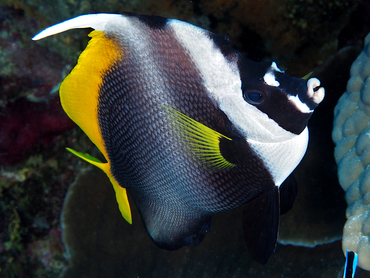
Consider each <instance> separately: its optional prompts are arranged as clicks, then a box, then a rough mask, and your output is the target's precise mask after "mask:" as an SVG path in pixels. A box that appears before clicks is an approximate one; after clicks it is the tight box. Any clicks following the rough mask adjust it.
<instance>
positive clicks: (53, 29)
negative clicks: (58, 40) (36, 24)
mask: <svg viewBox="0 0 370 278" xmlns="http://www.w3.org/2000/svg"><path fill="white" fill-rule="evenodd" d="M119 17H121V18H123V16H122V15H120V14H104V13H100V14H85V15H81V16H78V17H75V18H72V19H69V20H66V21H63V22H61V23H58V24H55V25H53V26H50V27H48V28H46V29H45V30H43V31H41V32H40V33H38V34H37V35H36V36H34V37H33V38H32V40H34V41H37V40H41V39H43V38H46V37H49V36H52V35H55V34H59V33H63V32H65V31H68V30H72V29H82V28H93V29H94V30H96V31H104V29H105V25H106V24H107V23H108V22H109V21H111V20H115V19H117V18H119Z"/></svg>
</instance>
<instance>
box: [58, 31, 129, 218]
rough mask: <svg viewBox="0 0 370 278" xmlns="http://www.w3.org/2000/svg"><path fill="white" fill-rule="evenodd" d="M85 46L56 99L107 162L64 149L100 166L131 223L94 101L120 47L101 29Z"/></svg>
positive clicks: (124, 193)
mask: <svg viewBox="0 0 370 278" xmlns="http://www.w3.org/2000/svg"><path fill="white" fill-rule="evenodd" d="M89 36H90V37H91V40H90V41H89V43H88V45H87V47H86V49H85V50H84V51H83V52H82V53H81V55H80V57H79V59H78V63H77V65H76V66H75V67H74V69H73V70H72V72H71V73H70V74H69V75H68V76H67V77H66V78H65V79H64V81H63V82H62V84H61V86H60V90H59V94H60V101H61V104H62V107H63V109H64V111H65V112H66V113H67V115H68V116H69V117H70V118H71V119H72V120H73V121H74V122H75V123H76V124H77V125H79V126H80V128H81V129H82V130H83V131H84V132H85V133H86V135H87V136H88V137H89V138H90V140H91V141H92V142H93V143H94V144H95V145H96V146H97V147H98V149H99V150H100V151H101V152H102V153H103V155H104V157H105V159H106V160H107V163H103V162H101V161H99V160H98V159H96V158H94V157H92V156H90V155H88V154H82V153H80V152H77V151H74V150H71V149H68V150H69V151H70V152H72V153H73V154H75V155H77V156H78V157H80V158H82V159H84V160H85V161H87V162H89V163H91V164H93V165H95V166H97V167H99V168H100V169H102V170H103V171H104V172H105V173H106V174H107V176H108V177H109V179H110V181H111V182H112V184H113V188H114V190H115V192H116V199H117V202H118V206H119V209H120V211H121V214H122V216H123V217H124V218H125V219H126V220H127V222H129V223H131V222H132V220H131V210H130V205H129V202H128V199H127V193H126V189H125V188H122V187H121V186H120V185H119V184H118V182H117V181H116V179H115V178H114V177H113V174H112V172H111V165H110V161H109V157H108V153H107V150H106V148H105V144H104V141H103V137H102V134H101V131H100V126H99V120H98V101H99V92H100V86H101V84H102V82H103V77H104V74H105V73H106V72H107V71H108V69H109V68H110V67H111V66H113V65H114V63H115V62H117V61H118V60H120V59H123V58H124V57H123V53H122V50H121V49H120V48H119V46H117V45H116V43H115V42H114V41H113V40H111V39H108V38H107V37H106V36H105V34H104V32H103V31H92V32H91V33H90V34H89Z"/></svg>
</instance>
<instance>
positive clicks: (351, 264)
mask: <svg viewBox="0 0 370 278" xmlns="http://www.w3.org/2000/svg"><path fill="white" fill-rule="evenodd" d="M357 263H358V254H357V253H355V252H353V251H349V250H348V249H347V252H346V263H345V265H344V273H343V278H354V277H355V274H356V268H357Z"/></svg>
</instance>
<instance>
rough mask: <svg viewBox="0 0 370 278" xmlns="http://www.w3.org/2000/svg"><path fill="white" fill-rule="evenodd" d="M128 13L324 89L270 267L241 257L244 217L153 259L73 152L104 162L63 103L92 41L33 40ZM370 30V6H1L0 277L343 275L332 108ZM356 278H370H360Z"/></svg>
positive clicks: (222, 221)
mask: <svg viewBox="0 0 370 278" xmlns="http://www.w3.org/2000/svg"><path fill="white" fill-rule="evenodd" d="M121 11H129V12H137V13H146V14H155V15H160V16H164V17H169V18H176V19H180V20H184V21H187V22H190V23H192V24H195V25H197V26H200V27H203V28H205V29H208V30H211V31H212V32H215V33H220V34H225V35H227V36H228V37H230V38H231V40H232V44H233V46H234V47H235V48H236V49H237V50H239V51H240V52H241V53H243V54H244V55H246V56H247V57H248V58H250V59H252V60H254V61H265V60H274V61H276V62H277V64H278V66H279V68H281V69H282V70H285V72H286V73H288V74H290V75H292V76H297V77H303V76H305V75H306V74H307V73H309V72H311V71H313V72H314V73H313V76H316V77H318V78H319V79H320V80H321V82H322V85H323V86H324V87H325V89H326V97H325V100H324V101H323V103H322V104H320V106H319V107H318V108H317V109H316V111H315V113H314V114H313V117H312V118H311V120H310V123H309V129H310V143H309V149H308V151H307V154H306V156H305V158H304V159H303V161H302V162H301V164H300V165H299V166H298V168H297V169H296V170H295V172H294V173H295V176H296V178H297V180H298V183H299V191H298V197H297V200H296V201H295V203H294V206H293V209H292V210H291V211H290V212H288V213H287V214H286V215H283V216H282V217H281V223H280V235H279V244H278V245H277V248H276V252H275V253H274V254H273V256H272V257H271V259H270V261H269V263H268V264H267V265H265V266H262V265H260V264H258V263H257V262H255V261H253V260H252V259H251V257H250V255H249V253H248V251H247V249H246V246H245V244H244V241H243V238H242V237H243V236H242V228H241V223H240V222H241V221H240V218H241V214H242V211H241V210H240V209H236V210H232V211H229V212H226V213H221V214H217V215H216V216H215V217H214V220H213V224H212V229H211V231H210V232H209V234H208V236H207V237H206V238H205V239H204V241H203V242H202V244H200V246H198V247H197V248H194V247H193V246H190V247H185V248H182V249H180V250H178V251H172V252H170V251H166V250H161V249H159V248H158V247H157V246H155V244H154V243H153V242H152V241H151V240H150V238H149V236H148V235H147V234H146V231H145V229H144V227H143V225H142V222H141V219H140V216H139V214H138V212H137V210H135V208H133V224H132V225H129V224H127V223H126V222H125V221H124V219H123V218H122V217H121V215H120V213H119V211H118V209H117V203H116V201H115V197H114V191H113V189H112V186H111V185H110V183H109V180H108V179H107V177H106V176H105V174H104V173H103V172H101V171H100V170H99V169H97V168H93V167H92V166H90V165H88V164H87V163H86V162H84V161H82V160H80V159H79V158H77V157H75V156H73V155H72V154H71V153H69V152H67V151H66V150H65V147H71V148H73V149H78V150H80V151H81V152H86V153H92V154H94V155H96V156H99V153H98V150H97V149H96V148H95V147H94V146H93V145H92V143H91V142H90V140H89V139H88V138H87V136H86V135H85V134H84V133H83V132H82V131H81V130H80V129H79V128H78V127H76V125H75V124H74V123H73V122H72V121H71V120H70V119H69V118H68V117H67V116H66V114H65V113H64V111H63V110H62V108H61V106H60V103H59V97H58V88H59V84H60V82H61V81H62V80H63V78H64V77H65V76H66V75H67V74H68V73H69V71H70V70H71V69H72V68H73V67H74V65H75V64H76V61H77V58H78V56H79V54H80V52H81V51H82V50H83V49H84V48H85V46H86V44H87V41H88V37H87V34H88V33H89V32H90V30H86V29H85V30H75V31H71V32H66V33H63V34H60V35H58V36H53V37H50V38H48V39H46V40H42V41H40V42H33V41H31V38H32V37H33V36H34V35H35V34H37V33H38V32H39V31H41V30H43V29H44V28H46V27H48V26H50V25H53V24H56V23H58V22H61V21H64V20H67V19H70V18H72V17H74V16H77V15H81V14H86V13H97V12H109V13H119V12H121ZM369 32H370V1H369V0H349V1H330V0H327V1H324V0H261V1H255V0H244V1H225V0H197V1H168V0H157V1H151V0H146V1H141V0H137V1H119V0H105V1H74V0H60V1H58V2H57V3H52V2H51V1H46V0H35V1H33V0H29V1H27V0H26V1H6V0H0V82H1V86H0V88H1V89H0V166H1V171H0V208H1V210H0V278H3V277H24V278H27V277H341V276H342V269H343V265H344V261H345V257H344V255H343V252H342V247H341V235H342V230H343V226H344V223H345V221H346V218H345V210H346V207H347V205H346V202H345V199H344V191H343V190H342V188H341V187H340V185H339V183H338V180H337V173H336V170H337V168H336V164H335V162H334V156H333V152H334V144H333V142H332V139H331V131H332V122H333V111H334V106H335V105H336V102H337V100H338V99H339V97H340V96H341V95H342V94H343V93H344V92H345V90H346V83H347V80H348V78H349V69H350V66H351V64H352V62H353V61H354V60H355V58H356V57H357V55H358V54H359V53H360V51H361V49H362V47H363V42H364V38H365V36H366V35H367V34H368V33H369ZM356 277H357V278H361V277H370V272H366V271H363V270H362V269H358V270H357V272H356Z"/></svg>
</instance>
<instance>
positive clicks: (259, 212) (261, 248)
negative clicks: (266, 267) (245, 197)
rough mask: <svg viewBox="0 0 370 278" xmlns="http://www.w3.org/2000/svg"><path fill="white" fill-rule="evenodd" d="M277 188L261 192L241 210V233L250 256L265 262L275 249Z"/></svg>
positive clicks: (278, 210) (277, 223)
mask: <svg viewBox="0 0 370 278" xmlns="http://www.w3.org/2000/svg"><path fill="white" fill-rule="evenodd" d="M279 217H280V197H279V188H278V187H277V186H275V187H274V188H273V189H271V190H269V191H268V192H265V193H263V194H261V195H260V196H259V197H257V198H256V199H254V200H253V201H251V202H249V203H247V204H246V205H245V206H244V210H243V234H244V240H245V242H246V244H247V247H248V250H249V252H250V254H251V256H252V258H253V259H254V260H256V261H258V262H259V263H261V264H266V263H267V262H268V260H269V258H270V256H271V255H272V253H273V252H274V251H275V247H276V241H277V236H278V230H279Z"/></svg>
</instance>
